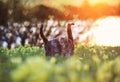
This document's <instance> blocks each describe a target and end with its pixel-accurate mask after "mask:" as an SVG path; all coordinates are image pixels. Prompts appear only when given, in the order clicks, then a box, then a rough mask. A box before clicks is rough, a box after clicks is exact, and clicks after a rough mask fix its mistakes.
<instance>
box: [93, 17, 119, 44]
mask: <svg viewBox="0 0 120 82" xmlns="http://www.w3.org/2000/svg"><path fill="white" fill-rule="evenodd" d="M93 27H95V31H94V38H95V43H96V44H97V45H103V46H120V17H113V16H111V17H107V18H102V19H98V20H97V21H96V22H95V23H94V24H93Z"/></svg>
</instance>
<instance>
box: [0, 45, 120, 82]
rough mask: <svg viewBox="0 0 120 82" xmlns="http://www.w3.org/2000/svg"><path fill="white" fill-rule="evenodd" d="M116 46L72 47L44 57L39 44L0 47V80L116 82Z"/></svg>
mask: <svg viewBox="0 0 120 82" xmlns="http://www.w3.org/2000/svg"><path fill="white" fill-rule="evenodd" d="M119 50H120V47H105V46H92V47H88V46H81V45H78V46H76V47H75V51H74V52H75V54H74V56H70V57H63V56H54V57H46V56H45V55H44V51H43V48H42V47H41V48H40V47H29V46H25V47H22V46H20V47H18V48H15V49H11V50H9V49H5V48H0V82H120V78H119V77H120V56H119V55H120V51H119Z"/></svg>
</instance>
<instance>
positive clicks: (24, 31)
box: [0, 0, 120, 48]
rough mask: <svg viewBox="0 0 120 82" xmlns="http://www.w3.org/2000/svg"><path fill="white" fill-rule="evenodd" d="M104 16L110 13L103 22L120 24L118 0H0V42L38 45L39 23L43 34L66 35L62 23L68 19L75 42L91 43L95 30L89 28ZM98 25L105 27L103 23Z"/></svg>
mask: <svg viewBox="0 0 120 82" xmlns="http://www.w3.org/2000/svg"><path fill="white" fill-rule="evenodd" d="M111 16H112V18H111ZM106 17H108V20H109V17H110V21H111V22H109V21H108V20H106V21H108V22H107V23H106V22H105V23H102V24H103V25H105V24H110V23H112V22H113V21H114V23H115V24H114V25H116V24H117V27H120V26H119V24H118V23H120V0H0V45H1V46H4V47H8V48H14V47H16V46H17V45H19V44H22V45H23V46H24V45H25V44H30V45H31V46H40V45H41V44H42V41H41V38H40V37H39V28H40V25H41V23H44V24H45V29H44V33H45V35H46V37H48V38H49V39H52V38H56V37H58V36H64V35H66V34H65V33H66V29H65V27H66V24H67V23H69V22H74V23H75V25H74V26H73V27H75V28H72V31H73V36H74V40H75V43H81V44H82V43H83V44H89V43H90V44H91V43H92V44H93V43H94V42H93V41H94V40H93V39H92V38H93V35H96V34H95V32H93V29H91V28H92V27H95V26H97V27H99V26H100V25H101V24H100V25H99V23H100V21H104V18H106ZM116 18H117V20H116ZM97 20H99V22H97V24H96V23H95V21H97ZM115 21H116V22H115ZM93 23H95V24H93ZM102 27H105V28H106V25H105V26H102ZM108 29H109V28H108ZM98 32H99V31H98ZM105 32H106V33H108V32H107V31H106V30H105ZM105 32H103V34H104V33H105ZM111 33H112V32H111ZM111 33H110V34H111ZM116 35H118V33H117V34H116ZM116 35H115V36H116ZM107 36H110V35H107ZM107 36H106V37H107ZM95 37H100V36H99V35H98V36H95ZM99 39H100V38H99ZM112 39H114V38H110V39H109V40H112ZM115 39H116V38H115ZM91 40H92V41H91ZM96 41H98V38H97V40H96ZM115 41H116V40H115ZM118 41H119V40H118ZM103 42H105V41H103ZM112 42H114V41H113V40H112ZM98 43H99V44H102V43H100V42H98ZM106 43H108V42H106ZM113 44H114V43H112V44H109V45H113ZM119 44H120V43H117V45H119Z"/></svg>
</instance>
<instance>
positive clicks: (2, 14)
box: [0, 1, 8, 25]
mask: <svg viewBox="0 0 120 82" xmlns="http://www.w3.org/2000/svg"><path fill="white" fill-rule="evenodd" d="M7 18H8V17H7V7H6V4H5V3H3V2H2V1H0V25H6V20H7Z"/></svg>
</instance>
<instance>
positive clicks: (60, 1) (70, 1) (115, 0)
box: [23, 0, 120, 10]
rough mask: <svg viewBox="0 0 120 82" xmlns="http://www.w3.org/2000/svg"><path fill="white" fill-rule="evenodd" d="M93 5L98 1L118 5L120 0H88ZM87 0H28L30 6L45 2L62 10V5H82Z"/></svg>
mask: <svg viewBox="0 0 120 82" xmlns="http://www.w3.org/2000/svg"><path fill="white" fill-rule="evenodd" d="M23 1H25V0H23ZM86 1H88V3H90V4H91V5H95V4H97V3H107V4H109V5H112V6H114V5H118V4H120V0H86ZM83 2H85V0H28V4H27V5H29V6H34V5H39V4H45V5H47V6H51V7H55V8H58V9H60V10H62V9H63V6H62V5H73V6H81V5H82V4H83Z"/></svg>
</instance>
